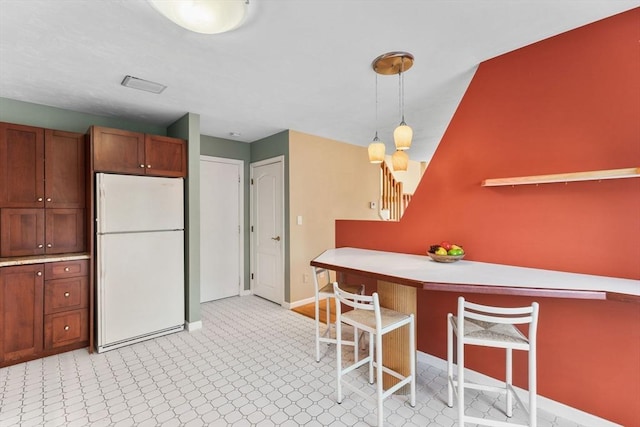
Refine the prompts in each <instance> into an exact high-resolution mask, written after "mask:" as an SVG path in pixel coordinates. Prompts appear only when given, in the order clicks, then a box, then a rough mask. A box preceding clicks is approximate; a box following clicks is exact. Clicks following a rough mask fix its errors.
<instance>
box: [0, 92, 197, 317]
mask: <svg viewBox="0 0 640 427" xmlns="http://www.w3.org/2000/svg"><path fill="white" fill-rule="evenodd" d="M0 121H3V122H9V123H17V124H23V125H27V126H36V127H44V128H47V129H57V130H63V131H67V132H78V133H84V132H86V131H87V130H88V129H89V127H90V126H92V125H99V126H106V127H111V128H116V129H124V130H130V131H133V132H142V133H150V134H154V135H169V136H174V137H178V138H182V139H185V140H187V142H188V148H187V155H188V168H189V176H188V178H187V179H186V180H185V193H186V196H185V204H186V205H185V214H186V215H185V261H186V264H185V266H186V271H185V306H186V307H185V320H187V322H189V323H193V322H198V321H200V319H201V317H200V237H199V236H200V154H199V153H200V133H199V132H200V116H198V115H197V114H191V113H189V114H186V115H185V116H183V117H182V118H180V119H178V120H177V121H176V122H175V123H173V124H171V125H170V126H169V127H168V128H164V127H162V126H157V125H150V124H148V123H141V122H136V121H131V120H123V119H118V118H112V117H103V116H95V115H92V114H87V113H80V112H76V111H71V110H64V109H61V108H55V107H48V106H45V105H38V104H31V103H28V102H21V101H16V100H13V99H7V98H0Z"/></svg>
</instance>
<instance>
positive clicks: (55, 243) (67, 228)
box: [45, 209, 85, 254]
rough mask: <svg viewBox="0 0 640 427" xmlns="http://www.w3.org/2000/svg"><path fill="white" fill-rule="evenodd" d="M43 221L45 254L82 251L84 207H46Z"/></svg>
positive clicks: (83, 241) (83, 246)
mask: <svg viewBox="0 0 640 427" xmlns="http://www.w3.org/2000/svg"><path fill="white" fill-rule="evenodd" d="M45 223H46V225H45V231H46V237H45V242H46V245H45V246H46V247H45V252H46V253H47V254H62V253H68V252H83V251H84V249H85V238H84V237H85V228H84V209H46V213H45Z"/></svg>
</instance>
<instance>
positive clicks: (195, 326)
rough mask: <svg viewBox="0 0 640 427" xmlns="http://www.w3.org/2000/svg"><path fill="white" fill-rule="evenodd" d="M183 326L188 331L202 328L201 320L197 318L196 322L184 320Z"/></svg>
mask: <svg viewBox="0 0 640 427" xmlns="http://www.w3.org/2000/svg"><path fill="white" fill-rule="evenodd" d="M184 328H185V329H186V330H187V331H189V332H193V331H197V330H198V329H202V320H198V321H197V322H184Z"/></svg>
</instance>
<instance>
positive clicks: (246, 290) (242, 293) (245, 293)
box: [240, 289, 252, 297]
mask: <svg viewBox="0 0 640 427" xmlns="http://www.w3.org/2000/svg"><path fill="white" fill-rule="evenodd" d="M251 294H252V292H251V289H244V290H243V291H242V292H240V296H241V297H246V296H247V295H251Z"/></svg>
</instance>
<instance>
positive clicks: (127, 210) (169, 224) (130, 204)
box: [96, 173, 184, 234]
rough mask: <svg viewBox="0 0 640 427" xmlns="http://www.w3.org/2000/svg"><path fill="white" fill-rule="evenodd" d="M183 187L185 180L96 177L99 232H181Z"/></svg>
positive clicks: (126, 176)
mask: <svg viewBox="0 0 640 427" xmlns="http://www.w3.org/2000/svg"><path fill="white" fill-rule="evenodd" d="M183 187H184V180H183V179H182V178H161V177H152V176H132V175H113V174H105V173H99V174H96V192H97V205H98V206H97V219H96V232H97V233H99V234H103V233H122V232H139V231H154V230H182V229H183V228H184V193H183Z"/></svg>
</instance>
